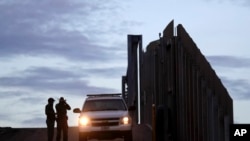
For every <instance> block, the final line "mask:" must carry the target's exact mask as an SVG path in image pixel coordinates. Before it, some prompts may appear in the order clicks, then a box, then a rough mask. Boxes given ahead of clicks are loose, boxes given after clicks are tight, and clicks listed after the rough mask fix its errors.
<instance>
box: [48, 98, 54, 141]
mask: <svg viewBox="0 0 250 141" xmlns="http://www.w3.org/2000/svg"><path fill="white" fill-rule="evenodd" d="M54 101H55V100H54V99H53V98H49V99H48V104H47V105H46V106H45V114H46V116H47V119H46V124H47V136H48V141H53V137H54V127H55V119H56V117H55V111H54V108H53V103H54Z"/></svg>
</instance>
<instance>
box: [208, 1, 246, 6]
mask: <svg viewBox="0 0 250 141" xmlns="http://www.w3.org/2000/svg"><path fill="white" fill-rule="evenodd" d="M205 1H217V2H220V3H222V2H231V3H232V4H236V5H240V6H246V7H249V6H250V1H249V0H205Z"/></svg>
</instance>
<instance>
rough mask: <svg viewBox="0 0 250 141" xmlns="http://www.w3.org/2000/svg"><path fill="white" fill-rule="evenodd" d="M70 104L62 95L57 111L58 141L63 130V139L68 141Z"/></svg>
mask: <svg viewBox="0 0 250 141" xmlns="http://www.w3.org/2000/svg"><path fill="white" fill-rule="evenodd" d="M70 109H71V108H70V106H69V104H67V103H66V100H65V99H64V98H63V97H61V98H60V99H59V103H58V104H56V112H57V135H56V141H60V139H61V132H62V131H63V141H68V116H67V110H70Z"/></svg>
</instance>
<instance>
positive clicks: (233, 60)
mask: <svg viewBox="0 0 250 141" xmlns="http://www.w3.org/2000/svg"><path fill="white" fill-rule="evenodd" d="M206 58H207V59H208V60H209V61H210V62H211V63H212V64H213V66H215V67H217V66H218V67H228V68H250V58H245V57H236V56H207V57H206Z"/></svg>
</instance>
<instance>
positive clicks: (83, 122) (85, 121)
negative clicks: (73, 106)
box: [79, 117, 90, 126]
mask: <svg viewBox="0 0 250 141" xmlns="http://www.w3.org/2000/svg"><path fill="white" fill-rule="evenodd" d="M79 123H80V125H82V126H88V125H90V119H89V118H88V117H80V119H79Z"/></svg>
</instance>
